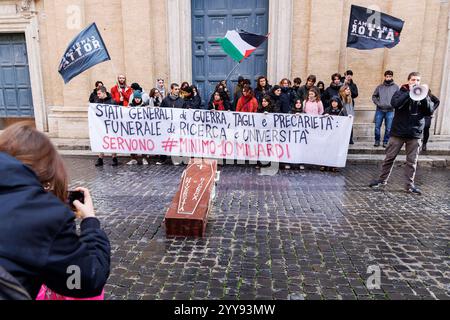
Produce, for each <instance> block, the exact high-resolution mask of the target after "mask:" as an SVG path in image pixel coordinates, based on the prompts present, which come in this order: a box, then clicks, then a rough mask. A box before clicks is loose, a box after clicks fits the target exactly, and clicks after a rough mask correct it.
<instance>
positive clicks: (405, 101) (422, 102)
mask: <svg viewBox="0 0 450 320" xmlns="http://www.w3.org/2000/svg"><path fill="white" fill-rule="evenodd" d="M420 78H421V76H420V73H418V72H412V73H410V74H409V76H408V83H407V84H404V85H403V86H402V87H401V88H400V90H399V91H397V92H396V93H395V94H394V96H393V97H392V101H391V105H392V106H393V107H394V109H395V116H394V121H393V123H392V129H391V138H390V139H389V143H388V145H387V148H386V158H385V159H384V162H383V166H382V169H381V174H380V177H379V178H378V180H375V181H373V182H371V183H370V187H372V188H379V187H382V186H385V185H386V184H387V181H388V179H389V176H390V175H391V172H392V168H393V166H394V162H395V159H396V158H397V155H398V154H399V153H400V150H401V149H402V147H403V145H406V167H405V179H406V188H405V191H406V192H408V193H412V194H417V195H420V194H422V192H421V191H420V189H418V188H417V187H416V186H415V185H414V178H415V175H416V169H417V159H418V157H419V151H420V139H421V137H422V134H423V130H424V127H425V117H427V116H431V115H432V114H433V111H434V109H435V104H434V103H433V102H432V101H431V99H430V97H429V95H428V93H429V90H428V87H427V86H421V85H420Z"/></svg>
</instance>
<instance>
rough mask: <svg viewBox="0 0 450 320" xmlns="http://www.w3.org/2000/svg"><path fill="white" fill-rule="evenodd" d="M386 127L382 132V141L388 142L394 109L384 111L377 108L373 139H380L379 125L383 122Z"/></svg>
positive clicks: (378, 140)
mask: <svg viewBox="0 0 450 320" xmlns="http://www.w3.org/2000/svg"><path fill="white" fill-rule="evenodd" d="M383 120H384V126H385V128H386V130H385V132H384V143H388V141H389V137H390V135H391V128H392V121H393V120H394V111H390V112H384V111H379V110H377V113H376V114H375V141H376V142H380V141H381V125H382V124H383Z"/></svg>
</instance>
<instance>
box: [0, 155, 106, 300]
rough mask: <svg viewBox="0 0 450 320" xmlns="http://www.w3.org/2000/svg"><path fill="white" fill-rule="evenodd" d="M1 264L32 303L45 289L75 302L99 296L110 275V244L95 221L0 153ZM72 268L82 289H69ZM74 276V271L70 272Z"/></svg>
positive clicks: (18, 164)
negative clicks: (79, 215) (78, 221)
mask: <svg viewBox="0 0 450 320" xmlns="http://www.w3.org/2000/svg"><path fill="white" fill-rule="evenodd" d="M0 204H1V210H0V221H1V223H0V265H1V266H2V267H3V268H4V269H5V270H6V271H7V272H9V273H10V274H11V275H12V276H13V277H15V278H16V279H17V280H18V281H19V283H20V284H21V285H22V286H23V287H24V288H25V289H26V290H27V291H28V292H29V294H30V296H31V297H32V298H35V297H36V296H37V294H38V291H39V288H40V287H41V285H42V284H46V285H47V286H48V287H49V288H50V289H52V290H53V291H55V292H57V293H59V294H62V295H65V296H68V297H75V298H88V297H94V296H98V295H100V293H101V292H102V290H103V287H104V285H105V283H106V280H107V279H108V277H109V271H110V244H109V240H108V238H107V236H106V234H105V233H104V232H103V231H102V230H101V229H100V222H99V221H98V220H97V219H96V218H87V219H84V220H83V221H82V222H81V234H80V236H78V235H77V233H76V225H75V215H74V213H73V212H72V211H71V210H70V209H69V208H68V207H67V206H66V205H65V204H63V203H62V202H61V201H60V200H59V199H57V198H56V197H55V196H54V195H53V194H51V193H49V192H46V191H45V190H44V188H43V187H42V185H41V183H40V182H39V180H38V178H37V176H36V175H35V173H34V172H33V171H32V170H31V169H30V168H28V167H27V166H25V165H23V164H22V163H21V162H20V161H18V160H17V159H15V158H13V157H10V156H9V155H7V154H5V153H0ZM70 266H77V267H79V270H80V271H81V289H79V290H78V289H73V290H70V289H69V288H68V287H67V281H68V278H69V277H70V276H71V275H73V273H72V274H70V273H68V270H69V269H68V268H69V267H70ZM69 271H70V270H69Z"/></svg>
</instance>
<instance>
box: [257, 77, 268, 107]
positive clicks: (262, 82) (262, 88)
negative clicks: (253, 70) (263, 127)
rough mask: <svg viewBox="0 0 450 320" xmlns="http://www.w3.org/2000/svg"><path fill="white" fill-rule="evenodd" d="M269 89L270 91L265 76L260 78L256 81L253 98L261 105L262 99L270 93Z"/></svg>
mask: <svg viewBox="0 0 450 320" xmlns="http://www.w3.org/2000/svg"><path fill="white" fill-rule="evenodd" d="M270 89H272V86H271V85H270V84H269V81H268V80H267V78H266V77H265V76H261V77H259V78H258V80H256V89H255V98H256V100H258V103H261V102H262V99H263V97H264V96H266V95H268V94H269V93H270Z"/></svg>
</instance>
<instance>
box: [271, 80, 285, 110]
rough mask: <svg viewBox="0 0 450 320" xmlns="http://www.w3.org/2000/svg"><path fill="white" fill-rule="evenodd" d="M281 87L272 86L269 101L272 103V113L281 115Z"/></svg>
mask: <svg viewBox="0 0 450 320" xmlns="http://www.w3.org/2000/svg"><path fill="white" fill-rule="evenodd" d="M281 93H282V90H281V87H280V86H279V85H274V86H273V87H272V89H271V91H270V94H269V96H270V100H271V101H272V112H273V113H281V104H282V101H281Z"/></svg>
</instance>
